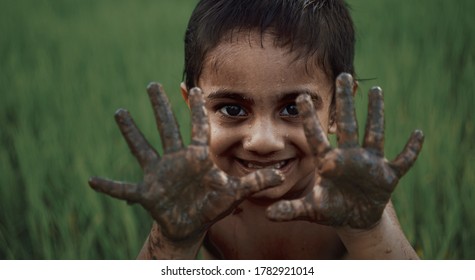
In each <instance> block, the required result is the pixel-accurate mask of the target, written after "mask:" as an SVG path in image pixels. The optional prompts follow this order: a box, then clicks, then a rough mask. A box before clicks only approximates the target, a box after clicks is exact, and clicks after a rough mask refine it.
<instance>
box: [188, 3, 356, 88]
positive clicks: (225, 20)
mask: <svg viewBox="0 0 475 280" xmlns="http://www.w3.org/2000/svg"><path fill="white" fill-rule="evenodd" d="M236 31H258V32H260V33H261V34H264V33H265V32H270V33H271V34H272V35H273V36H274V38H275V44H277V46H279V47H286V48H288V50H289V51H290V52H291V53H293V54H295V55H296V56H297V58H303V59H306V60H308V61H310V62H312V63H314V64H315V65H316V66H318V67H320V68H321V69H323V71H324V72H325V74H326V75H327V77H328V78H329V79H330V80H331V81H334V80H335V79H336V76H337V75H339V74H340V73H341V72H347V73H350V74H352V75H354V66H353V58H354V46H355V34H354V33H355V32H354V27H353V21H352V19H351V17H350V13H349V7H348V5H347V4H346V3H345V2H344V1H343V0H201V1H199V3H198V4H197V6H196V8H195V10H194V11H193V13H192V15H191V18H190V20H189V23H188V28H187V30H186V34H185V69H184V73H183V74H184V79H185V84H186V87H187V88H188V89H190V88H192V87H195V86H197V82H198V80H199V77H200V75H201V72H202V69H203V65H204V62H205V59H206V55H207V54H208V53H209V52H210V51H211V50H212V49H213V48H215V47H216V46H217V45H218V44H219V43H220V42H221V41H222V40H223V38H225V36H227V35H228V34H229V33H230V32H231V33H232V32H236Z"/></svg>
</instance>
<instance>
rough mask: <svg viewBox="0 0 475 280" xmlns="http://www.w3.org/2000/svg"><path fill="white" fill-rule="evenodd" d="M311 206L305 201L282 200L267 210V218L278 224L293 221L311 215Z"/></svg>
mask: <svg viewBox="0 0 475 280" xmlns="http://www.w3.org/2000/svg"><path fill="white" fill-rule="evenodd" d="M309 208H310V205H309V204H308V203H307V202H306V201H305V200H304V199H303V198H301V199H297V200H282V201H279V202H276V203H274V204H272V205H271V206H269V207H268V208H267V210H266V211H267V213H266V215H267V218H269V219H270V220H272V221H276V222H284V221H291V220H295V219H298V218H301V217H305V216H307V215H308V214H309Z"/></svg>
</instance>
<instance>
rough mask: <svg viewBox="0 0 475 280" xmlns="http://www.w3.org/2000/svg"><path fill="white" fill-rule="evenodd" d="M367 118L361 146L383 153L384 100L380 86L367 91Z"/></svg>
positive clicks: (380, 154)
mask: <svg viewBox="0 0 475 280" xmlns="http://www.w3.org/2000/svg"><path fill="white" fill-rule="evenodd" d="M368 96H369V102H368V119H367V120H366V128H365V137H364V141H363V147H364V148H368V149H371V150H373V152H374V153H376V154H377V155H379V156H383V155H384V100H383V91H382V90H381V88H380V87H373V88H372V89H371V90H370V91H369V95H368Z"/></svg>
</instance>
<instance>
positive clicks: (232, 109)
mask: <svg viewBox="0 0 475 280" xmlns="http://www.w3.org/2000/svg"><path fill="white" fill-rule="evenodd" d="M219 112H221V113H222V114H224V115H227V116H230V117H242V116H246V115H247V113H246V112H245V111H244V110H243V109H242V108H241V106H238V105H225V106H223V107H221V109H219Z"/></svg>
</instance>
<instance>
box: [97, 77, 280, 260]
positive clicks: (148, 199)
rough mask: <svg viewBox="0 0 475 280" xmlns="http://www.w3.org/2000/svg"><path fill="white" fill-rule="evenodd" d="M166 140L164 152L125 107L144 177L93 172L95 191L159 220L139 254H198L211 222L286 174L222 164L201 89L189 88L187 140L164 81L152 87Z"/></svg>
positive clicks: (120, 118) (122, 119)
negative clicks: (129, 179) (241, 172)
mask: <svg viewBox="0 0 475 280" xmlns="http://www.w3.org/2000/svg"><path fill="white" fill-rule="evenodd" d="M148 94H149V97H150V100H151V102H152V106H153V110H154V113H155V118H156V122H157V126H158V130H159V132H160V136H161V139H162V144H163V151H164V154H163V155H159V154H158V152H157V151H156V150H155V149H154V148H153V147H152V146H151V145H150V144H149V143H148V142H147V140H146V139H145V137H144V136H143V135H142V133H141V132H140V131H139V129H138V128H137V126H136V125H135V123H134V121H133V119H132V118H131V116H130V114H129V113H128V112H127V111H126V110H122V109H121V110H118V111H117V113H116V115H115V117H116V121H117V124H118V125H119V128H120V130H121V132H122V135H123V136H124V138H125V140H126V142H127V144H128V146H129V148H130V150H131V152H132V153H133V155H134V156H135V157H136V158H137V160H138V162H139V164H140V166H141V167H142V170H143V173H144V177H143V180H142V181H141V182H139V183H126V182H117V181H111V180H108V179H103V178H100V177H92V178H90V180H89V184H90V186H91V187H92V188H94V189H95V190H96V191H99V192H103V193H106V194H108V195H110V196H113V197H115V198H119V199H123V200H126V201H127V202H129V203H139V204H141V205H142V206H143V207H144V208H145V209H146V210H147V211H148V212H149V213H150V215H151V216H152V217H153V219H154V220H155V223H154V225H153V228H152V231H151V232H150V235H149V237H148V238H147V241H146V242H145V245H144V248H143V249H142V251H141V252H140V254H139V256H138V257H139V258H147V259H153V258H155V259H193V258H195V256H196V254H197V252H198V249H199V247H200V246H201V243H202V240H203V237H204V235H205V234H206V232H207V230H208V228H209V227H210V226H211V225H212V224H214V223H215V222H216V221H218V220H220V219H222V218H223V217H225V216H226V215H228V214H229V213H230V212H231V211H232V210H233V209H234V208H235V206H236V205H238V204H239V203H240V202H241V201H242V200H243V199H244V198H246V197H247V196H249V195H251V194H253V193H255V192H258V191H260V190H262V189H264V188H266V187H271V186H276V185H279V184H280V183H281V182H282V180H283V178H282V177H283V176H282V175H281V174H280V173H279V172H278V171H275V170H271V169H263V170H259V171H256V172H254V173H251V174H248V175H247V176H244V177H242V178H236V177H231V176H228V175H227V174H225V173H224V172H223V171H221V170H219V169H218V168H217V167H216V166H215V165H214V163H213V162H212V161H211V160H210V158H209V156H208V142H209V124H208V118H207V115H206V111H205V109H204V100H203V96H202V93H201V90H199V89H197V88H195V89H192V90H191V91H190V98H189V100H190V107H191V111H192V141H191V144H190V145H189V146H188V147H184V146H183V142H182V139H181V135H180V131H179V128H178V125H177V122H176V120H175V117H174V116H173V113H172V111H171V108H170V104H169V102H168V99H167V97H166V94H165V93H164V91H163V89H162V88H161V86H160V85H159V84H156V83H152V84H151V85H150V86H149V87H148Z"/></svg>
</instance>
